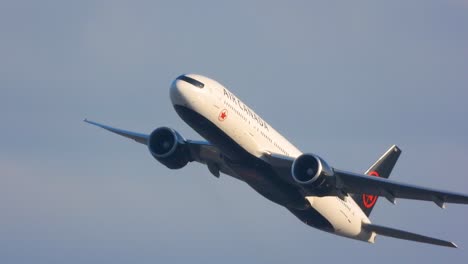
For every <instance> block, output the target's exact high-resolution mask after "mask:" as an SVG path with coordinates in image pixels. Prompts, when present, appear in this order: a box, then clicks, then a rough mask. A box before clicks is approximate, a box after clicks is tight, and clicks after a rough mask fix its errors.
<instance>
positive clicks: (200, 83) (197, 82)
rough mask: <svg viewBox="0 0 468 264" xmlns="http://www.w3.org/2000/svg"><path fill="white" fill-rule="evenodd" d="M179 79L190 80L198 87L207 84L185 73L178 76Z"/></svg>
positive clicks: (189, 81)
mask: <svg viewBox="0 0 468 264" xmlns="http://www.w3.org/2000/svg"><path fill="white" fill-rule="evenodd" d="M177 80H182V81H185V82H188V83H190V84H192V85H194V86H196V87H198V88H203V87H205V85H204V84H203V83H202V82H199V81H197V80H195V79H193V78H190V77H188V76H185V75H181V76H179V77H177Z"/></svg>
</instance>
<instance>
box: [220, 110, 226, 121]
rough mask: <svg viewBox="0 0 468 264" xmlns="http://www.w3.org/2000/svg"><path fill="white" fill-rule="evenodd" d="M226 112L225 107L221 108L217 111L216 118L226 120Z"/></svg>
mask: <svg viewBox="0 0 468 264" xmlns="http://www.w3.org/2000/svg"><path fill="white" fill-rule="evenodd" d="M227 114H228V111H227V110H226V109H223V110H222V111H221V112H220V113H219V116H218V120H219V121H221V122H222V121H224V120H226V118H227V116H228V115H227Z"/></svg>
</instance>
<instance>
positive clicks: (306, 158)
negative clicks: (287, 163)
mask: <svg viewBox="0 0 468 264" xmlns="http://www.w3.org/2000/svg"><path fill="white" fill-rule="evenodd" d="M291 172H292V176H293V178H294V180H295V181H296V182H298V183H299V184H301V185H306V186H307V188H306V189H309V190H310V189H320V188H322V187H325V185H326V183H327V181H329V180H331V178H332V177H333V175H334V173H333V169H332V168H331V167H330V166H329V165H328V164H327V163H326V162H325V161H324V160H323V159H322V158H320V157H319V156H317V155H314V154H302V155H301V156H299V157H297V158H296V159H295V160H294V162H293V165H292V167H291Z"/></svg>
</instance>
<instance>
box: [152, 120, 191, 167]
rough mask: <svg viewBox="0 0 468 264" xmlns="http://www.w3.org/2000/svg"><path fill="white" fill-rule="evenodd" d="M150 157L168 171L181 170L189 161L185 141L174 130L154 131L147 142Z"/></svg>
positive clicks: (162, 129) (160, 129) (161, 129)
mask: <svg viewBox="0 0 468 264" xmlns="http://www.w3.org/2000/svg"><path fill="white" fill-rule="evenodd" d="M148 149H149V151H150V153H151V155H152V156H153V157H154V158H155V159H157V160H158V161H159V162H161V163H162V164H164V165H165V166H166V167H168V168H169V169H181V168H183V167H185V165H187V163H188V162H189V161H190V153H189V151H188V148H187V146H186V141H185V139H184V138H183V137H182V136H181V135H180V134H179V133H177V131H175V130H174V129H171V128H168V127H160V128H157V129H155V130H154V131H153V132H152V133H151V135H150V137H149V140H148Z"/></svg>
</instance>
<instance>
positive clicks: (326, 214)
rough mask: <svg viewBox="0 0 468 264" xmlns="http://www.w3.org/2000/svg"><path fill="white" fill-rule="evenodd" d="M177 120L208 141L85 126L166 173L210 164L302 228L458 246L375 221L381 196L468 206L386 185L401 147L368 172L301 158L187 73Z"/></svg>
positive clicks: (175, 97) (237, 103)
mask: <svg viewBox="0 0 468 264" xmlns="http://www.w3.org/2000/svg"><path fill="white" fill-rule="evenodd" d="M170 99H171V102H172V104H173V107H174V109H175V111H176V112H177V114H178V115H179V116H180V118H181V119H182V120H183V121H184V122H186V123H187V124H188V125H189V126H190V127H191V128H193V129H194V130H195V131H196V132H197V133H198V134H199V135H200V136H202V137H203V138H204V139H206V141H197V140H188V139H185V138H184V137H183V136H182V135H181V134H180V133H178V132H177V131H176V130H174V129H172V128H169V127H159V128H157V129H155V130H154V131H153V132H152V133H151V134H143V133H137V132H132V131H127V130H122V129H118V128H114V127H110V126H107V125H103V124H100V123H96V122H93V121H90V120H88V119H85V120H84V121H85V122H87V123H89V124H92V125H96V126H98V127H101V128H103V129H106V130H108V131H110V132H113V133H116V134H118V135H120V136H124V137H127V138H129V139H132V140H135V141H136V142H138V143H141V144H143V145H146V146H147V148H148V150H149V152H150V153H151V155H152V156H153V157H154V158H155V159H156V160H158V161H159V162H160V163H162V164H163V165H165V166H166V167H167V168H169V169H173V170H177V169H182V168H183V167H185V166H186V165H187V164H188V163H189V162H198V163H201V164H204V165H206V166H207V168H208V170H209V172H210V173H211V174H213V175H214V176H215V177H218V178H219V177H220V174H221V173H223V174H226V175H228V176H232V177H234V178H236V179H239V180H241V181H243V182H245V183H247V184H248V185H249V186H250V187H252V188H253V189H254V190H255V191H257V192H258V193H259V194H261V195H262V196H264V197H265V198H267V199H268V200H270V201H272V202H274V203H276V204H278V205H281V206H283V207H285V208H286V209H287V210H289V211H290V212H291V213H292V214H293V215H295V216H296V217H297V218H298V219H299V220H301V221H302V222H304V223H305V224H307V225H309V226H311V227H314V228H317V229H319V230H322V231H325V232H328V233H332V234H336V235H338V236H343V237H347V238H351V239H356V240H360V241H365V242H369V243H375V239H376V236H377V235H382V236H388V237H393V238H398V239H404V240H411V241H416V242H421V243H427V244H433V245H439V246H445V247H452V248H456V247H457V245H455V243H453V242H450V241H446V240H442V239H437V238H433V237H428V236H424V235H419V234H415V233H411V232H407V231H403V230H398V229H395V228H390V227H385V226H381V225H376V224H373V223H372V222H371V221H370V219H369V215H370V213H371V212H372V209H373V208H374V206H375V204H376V202H377V199H378V197H384V198H385V199H387V200H388V201H389V202H391V203H393V204H395V201H396V199H397V198H401V199H413V200H421V201H431V202H434V203H435V204H436V205H438V206H439V207H441V208H445V204H446V203H456V204H468V196H467V195H464V194H457V193H452V192H446V191H440V190H435V189H430V188H424V187H418V186H414V185H410V184H405V183H400V182H396V181H391V180H388V177H389V176H390V173H391V172H392V169H393V167H394V165H395V164H396V162H397V160H398V157H399V156H400V154H401V149H400V148H399V147H398V146H396V145H393V146H391V147H390V148H389V149H388V150H387V151H386V152H385V153H384V154H383V155H382V156H381V157H380V158H379V159H378V160H377V161H376V162H375V163H374V164H373V165H372V166H370V167H369V169H368V170H367V171H365V172H364V173H354V172H349V171H345V170H340V169H337V168H335V167H332V166H330V165H329V164H328V163H327V162H326V161H325V160H324V159H323V158H321V157H320V156H318V155H316V154H312V153H303V152H302V151H301V150H299V149H298V148H296V147H295V146H294V145H293V144H291V143H290V142H289V141H288V140H287V139H286V138H284V137H283V136H282V135H281V134H280V133H278V132H277V131H276V130H275V129H274V128H273V127H272V126H270V124H268V123H267V122H265V121H264V120H263V119H262V118H261V117H260V116H259V115H258V114H256V113H255V112H254V111H253V110H252V108H250V107H249V106H247V105H246V104H244V103H243V102H242V101H241V100H240V99H239V98H238V97H237V96H236V95H234V94H233V93H232V92H230V91H229V90H228V89H227V88H226V87H225V86H223V85H222V84H220V83H219V82H217V81H215V80H213V79H210V78H208V77H205V76H202V75H197V74H183V75H180V76H179V77H177V78H176V79H175V80H174V81H173V82H172V84H171V86H170Z"/></svg>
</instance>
